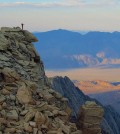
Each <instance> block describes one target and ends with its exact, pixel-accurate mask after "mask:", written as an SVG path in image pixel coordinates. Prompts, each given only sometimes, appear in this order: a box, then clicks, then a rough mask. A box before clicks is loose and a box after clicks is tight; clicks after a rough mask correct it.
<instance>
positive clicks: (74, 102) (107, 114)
mask: <svg viewBox="0 0 120 134" xmlns="http://www.w3.org/2000/svg"><path fill="white" fill-rule="evenodd" d="M50 82H51V85H52V88H53V89H54V90H55V91H57V92H59V93H61V94H62V95H63V96H65V97H66V98H68V104H69V106H70V108H71V109H72V121H75V119H77V116H78V114H77V113H78V112H79V110H80V107H81V106H82V105H83V104H84V103H85V102H86V101H96V100H94V99H91V98H90V97H88V96H86V95H84V94H83V92H82V91H81V90H80V89H79V88H77V87H75V86H74V84H73V82H72V81H71V80H70V79H69V78H68V77H64V78H62V77H58V76H57V77H54V78H50ZM96 102H97V104H99V105H101V104H100V103H99V102H98V101H96ZM101 106H102V105H101ZM102 107H103V106H102ZM103 108H104V118H103V120H102V123H101V128H102V134H120V115H119V114H118V113H117V112H115V110H114V109H113V108H111V107H110V106H109V107H108V106H107V107H103Z"/></svg>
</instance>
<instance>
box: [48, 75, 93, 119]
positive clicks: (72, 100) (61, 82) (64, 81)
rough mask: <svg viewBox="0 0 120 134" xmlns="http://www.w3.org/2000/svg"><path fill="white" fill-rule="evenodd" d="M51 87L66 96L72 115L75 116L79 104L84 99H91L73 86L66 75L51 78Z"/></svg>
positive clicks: (84, 100)
mask: <svg viewBox="0 0 120 134" xmlns="http://www.w3.org/2000/svg"><path fill="white" fill-rule="evenodd" d="M51 84H52V88H53V89H54V90H56V91H57V92H59V93H61V94H62V95H63V96H64V97H66V98H68V103H69V106H70V107H71V109H74V110H73V111H72V117H73V118H77V114H78V112H79V110H80V106H81V105H83V104H84V103H85V102H86V101H89V100H91V99H90V98H89V97H88V96H85V95H84V94H83V92H82V91H81V90H79V89H78V88H77V87H75V86H74V84H73V83H72V81H71V80H70V79H69V78H68V77H64V78H62V77H55V78H53V79H52V80H51Z"/></svg>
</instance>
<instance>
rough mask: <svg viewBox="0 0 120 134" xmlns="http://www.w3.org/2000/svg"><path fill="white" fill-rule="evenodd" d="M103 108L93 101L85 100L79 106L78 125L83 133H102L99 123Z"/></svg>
mask: <svg viewBox="0 0 120 134" xmlns="http://www.w3.org/2000/svg"><path fill="white" fill-rule="evenodd" d="M103 114H104V110H103V108H102V107H101V106H99V105H97V104H96V103H95V102H91V101H86V103H85V104H84V105H82V106H81V108H80V112H79V116H78V125H79V127H80V128H81V129H82V131H83V133H84V134H102V133H101V127H100V123H101V121H102V118H103Z"/></svg>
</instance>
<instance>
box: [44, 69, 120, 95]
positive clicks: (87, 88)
mask: <svg viewBox="0 0 120 134" xmlns="http://www.w3.org/2000/svg"><path fill="white" fill-rule="evenodd" d="M46 75H47V76H48V77H54V76H63V77H64V76H68V77H69V78H70V79H71V80H75V85H76V86H77V87H79V88H80V89H81V90H82V91H83V92H84V93H85V94H91V93H101V92H108V91H112V90H120V85H113V84H111V83H109V82H119V81H120V68H114V69H113V68H112V69H100V68H84V69H71V70H64V71H46Z"/></svg>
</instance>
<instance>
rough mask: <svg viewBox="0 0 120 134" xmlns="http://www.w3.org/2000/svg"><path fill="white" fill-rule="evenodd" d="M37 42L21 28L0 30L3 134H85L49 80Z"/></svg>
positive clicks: (1, 132) (1, 123)
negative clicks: (35, 44) (73, 120)
mask: <svg viewBox="0 0 120 134" xmlns="http://www.w3.org/2000/svg"><path fill="white" fill-rule="evenodd" d="M36 41H37V39H36V37H34V36H33V35H32V34H31V33H30V32H28V31H26V30H21V29H20V28H19V27H16V28H8V27H3V28H1V30H0V134H82V131H81V130H79V129H78V128H77V127H76V124H75V123H71V122H70V116H71V109H70V108H69V107H68V99H67V98H65V97H63V96H62V95H61V94H60V93H58V92H56V91H55V90H53V89H52V88H51V87H50V85H49V83H48V78H47V77H46V76H45V72H44V66H43V62H42V61H41V59H40V57H39V55H38V54H37V52H36V50H35V49H34V47H33V45H32V42H36ZM99 124H100V122H99ZM83 134H84V132H83Z"/></svg>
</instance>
